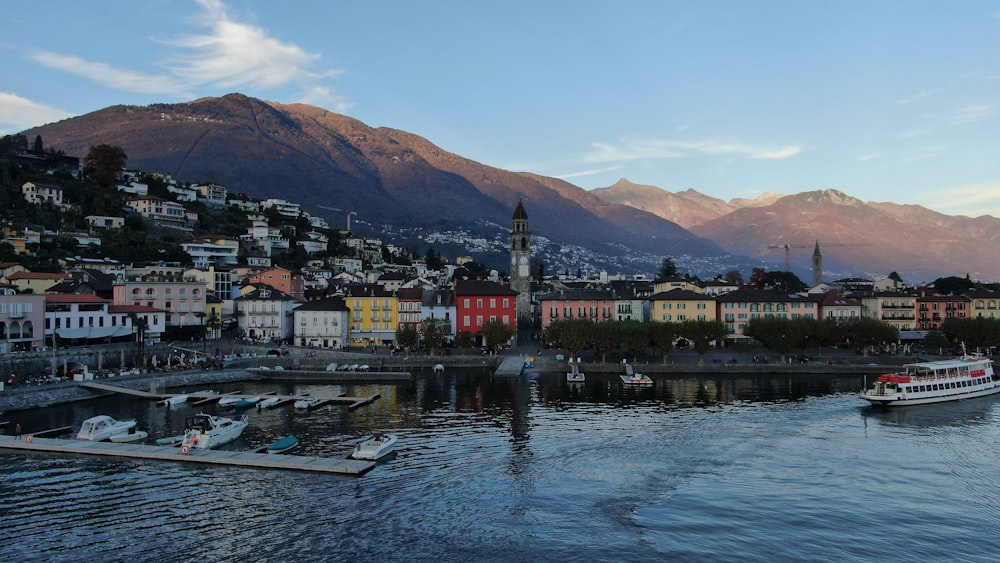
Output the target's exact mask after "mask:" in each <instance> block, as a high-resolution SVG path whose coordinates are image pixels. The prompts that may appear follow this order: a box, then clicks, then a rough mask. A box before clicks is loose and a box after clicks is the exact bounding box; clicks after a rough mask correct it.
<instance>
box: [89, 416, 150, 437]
mask: <svg viewBox="0 0 1000 563" xmlns="http://www.w3.org/2000/svg"><path fill="white" fill-rule="evenodd" d="M135 424H136V422H135V420H115V419H113V418H111V417H110V416H108V415H106V414H101V415H97V416H92V417H90V418H88V419H87V420H84V421H83V424H81V425H80V431H79V432H77V434H76V438H77V439H78V440H93V441H95V442H101V441H104V440H110V439H111V437H112V436H117V435H118V434H127V433H128V432H129V430H131V429H133V428H135Z"/></svg>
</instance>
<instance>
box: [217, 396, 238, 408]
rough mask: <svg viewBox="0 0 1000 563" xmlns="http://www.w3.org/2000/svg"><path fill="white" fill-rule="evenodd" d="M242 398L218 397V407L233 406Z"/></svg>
mask: <svg viewBox="0 0 1000 563" xmlns="http://www.w3.org/2000/svg"><path fill="white" fill-rule="evenodd" d="M242 400H243V399H242V398H241V397H223V398H221V399H219V406H220V407H235V406H236V403H239V402H240V401H242Z"/></svg>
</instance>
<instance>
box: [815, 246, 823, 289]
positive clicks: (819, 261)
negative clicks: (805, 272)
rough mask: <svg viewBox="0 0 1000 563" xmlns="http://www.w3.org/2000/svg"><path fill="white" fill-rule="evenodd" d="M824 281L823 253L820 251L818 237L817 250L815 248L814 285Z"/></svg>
mask: <svg viewBox="0 0 1000 563" xmlns="http://www.w3.org/2000/svg"><path fill="white" fill-rule="evenodd" d="M821 283H823V255H822V254H821V253H820V251H819V239H816V250H813V287H815V286H817V285H819V284H821Z"/></svg>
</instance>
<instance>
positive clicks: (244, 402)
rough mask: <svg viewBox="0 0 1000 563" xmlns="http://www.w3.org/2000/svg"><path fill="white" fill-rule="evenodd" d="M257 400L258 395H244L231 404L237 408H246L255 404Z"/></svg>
mask: <svg viewBox="0 0 1000 563" xmlns="http://www.w3.org/2000/svg"><path fill="white" fill-rule="evenodd" d="M259 402H260V397H246V398H244V399H240V400H239V401H236V404H235V405H233V406H235V407H236V408H238V409H246V408H250V407H252V406H254V405H256V404H257V403H259Z"/></svg>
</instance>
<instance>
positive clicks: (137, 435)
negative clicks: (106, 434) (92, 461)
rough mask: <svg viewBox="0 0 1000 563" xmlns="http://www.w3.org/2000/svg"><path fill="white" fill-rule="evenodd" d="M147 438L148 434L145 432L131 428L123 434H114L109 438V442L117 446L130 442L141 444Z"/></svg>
mask: <svg viewBox="0 0 1000 563" xmlns="http://www.w3.org/2000/svg"><path fill="white" fill-rule="evenodd" d="M148 437H149V432H146V431H145V430H136V429H135V427H134V426H133V427H132V428H130V429H129V431H128V432H126V433H125V434H115V435H114V436H112V437H111V441H112V442H115V443H117V444H126V443H131V442H143V441H145V440H146V438H148Z"/></svg>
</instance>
